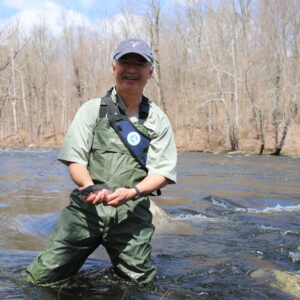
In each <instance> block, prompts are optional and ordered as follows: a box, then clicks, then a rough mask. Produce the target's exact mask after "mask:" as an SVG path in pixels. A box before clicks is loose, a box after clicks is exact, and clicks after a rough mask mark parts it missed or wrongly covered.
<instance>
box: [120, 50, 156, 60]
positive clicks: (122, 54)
mask: <svg viewBox="0 0 300 300" xmlns="http://www.w3.org/2000/svg"><path fill="white" fill-rule="evenodd" d="M129 53H135V54H138V55H140V56H142V57H144V58H145V59H146V60H147V61H148V62H153V60H152V59H151V58H150V57H149V56H147V55H145V54H143V53H140V52H134V51H124V52H121V53H118V54H116V55H115V56H114V59H116V60H118V59H120V58H121V57H122V56H124V55H126V54H129Z"/></svg>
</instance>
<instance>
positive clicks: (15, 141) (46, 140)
mask: <svg viewBox="0 0 300 300" xmlns="http://www.w3.org/2000/svg"><path fill="white" fill-rule="evenodd" d="M64 135H65V133H55V132H53V131H49V132H45V133H43V134H40V135H39V137H38V138H36V139H32V137H30V136H29V134H28V132H27V131H25V130H23V131H20V132H19V134H18V136H17V135H15V134H12V135H9V136H7V137H5V138H3V139H2V141H0V147H2V148H22V147H24V148H60V147H61V145H62V142H63V138H64ZM175 139H176V145H177V149H178V151H179V152H189V151H190V152H212V153H231V154H235V153H237V154H259V150H260V140H258V139H257V138H256V137H255V134H254V133H253V132H247V133H246V132H241V137H240V140H239V149H238V151H232V150H231V149H230V144H229V141H228V140H227V138H226V136H217V137H214V138H212V139H211V140H210V141H208V140H207V136H206V133H204V132H203V131H201V130H197V129H196V130H195V131H193V134H189V133H188V132H187V131H183V130H182V131H176V132H175ZM274 149H275V145H274V137H273V136H272V134H271V133H269V134H267V135H266V137H265V149H264V152H263V154H267V155H268V154H272V153H273V152H274ZM280 154H281V155H288V156H293V155H295V156H299V155H300V126H295V125H294V126H291V127H290V130H289V132H288V134H287V137H286V140H285V142H284V145H283V147H282V150H281V153H280Z"/></svg>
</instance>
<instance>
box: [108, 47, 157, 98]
mask: <svg viewBox="0 0 300 300" xmlns="http://www.w3.org/2000/svg"><path fill="white" fill-rule="evenodd" d="M112 71H113V74H114V75H115V79H116V87H117V90H119V91H123V92H125V93H137V92H139V93H142V92H143V89H144V86H145V85H146V83H147V81H148V79H149V78H150V77H151V75H152V68H151V65H150V63H149V62H147V61H146V60H145V59H144V58H143V57H142V56H141V55H138V54H135V53H129V54H126V55H123V56H122V57H121V58H120V59H118V60H117V61H116V62H115V64H113V66H112Z"/></svg>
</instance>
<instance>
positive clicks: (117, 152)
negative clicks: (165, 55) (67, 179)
mask: <svg viewBox="0 0 300 300" xmlns="http://www.w3.org/2000/svg"><path fill="white" fill-rule="evenodd" d="M112 72H113V74H114V77H115V88H113V89H112V90H111V91H110V92H109V93H108V95H107V96H105V97H103V98H101V99H93V100H90V101H88V102H86V103H85V104H84V105H82V107H81V108H80V109H79V110H78V112H77V114H76V116H75V118H74V120H73V122H72V124H71V126H70V128H69V130H68V133H67V135H66V137H65V139H64V144H63V147H62V149H61V151H60V154H59V160H60V161H62V162H63V163H65V164H66V165H68V168H69V171H70V175H71V178H72V179H73V181H74V182H75V183H76V184H77V185H78V189H75V190H74V191H73V192H72V193H71V196H70V205H69V206H67V207H66V208H65V209H64V210H63V212H62V215H61V217H60V220H59V222H58V224H57V226H56V228H55V229H54V231H53V233H52V235H51V236H50V239H49V241H48V244H47V245H46V248H45V249H44V251H43V252H42V253H41V254H40V255H39V256H38V257H37V258H36V259H35V261H34V262H33V263H32V264H31V265H30V266H29V267H28V268H27V271H26V272H27V275H26V279H27V281H29V282H32V283H35V284H39V285H53V284H58V283H62V282H64V281H66V280H68V279H69V278H70V277H71V276H73V275H74V274H75V273H76V272H77V271H78V270H79V268H80V267H81V266H82V265H83V263H84V261H85V260H86V258H87V257H88V256H89V255H90V254H91V253H92V252H93V251H94V250H95V249H96V248H97V247H98V246H99V245H100V244H102V245H103V246H104V247H105V248H106V250H107V252H108V254H109V256H110V259H111V261H112V264H113V266H114V268H115V270H116V271H117V272H118V273H119V274H120V275H121V276H125V277H127V278H130V279H132V280H133V281H135V282H137V283H139V284H141V285H143V284H146V283H148V282H150V281H151V280H152V279H153V278H154V277H155V274H156V269H155V267H154V266H152V264H151V260H150V259H151V258H150V256H151V245H150V241H151V237H152V234H153V231H154V226H153V225H152V223H151V220H152V215H151V212H150V211H149V206H150V203H149V199H148V196H147V195H149V194H150V193H152V192H154V191H157V190H158V189H160V188H162V187H163V186H165V185H167V184H168V183H175V181H176V169H175V168H176V160H177V154H176V146H175V143H174V139H173V133H172V130H171V126H170V122H169V120H168V118H167V117H166V115H165V114H164V113H163V112H162V111H161V110H160V109H159V108H158V107H157V106H156V105H155V104H153V103H152V102H151V101H149V100H148V99H147V98H145V97H144V96H143V89H144V87H145V85H146V83H147V81H148V80H149V79H150V77H151V75H152V72H153V56H152V52H151V49H150V48H149V46H148V45H147V44H146V43H145V42H144V41H142V40H140V39H129V40H125V41H123V42H121V43H120V44H119V46H118V47H117V48H116V50H115V51H114V53H113V62H112ZM104 99H106V100H104ZM106 102H109V103H112V104H113V106H114V107H117V109H118V110H119V111H120V112H121V113H122V114H123V116H125V118H127V116H128V118H129V119H130V121H131V122H132V123H133V124H134V125H135V127H136V128H137V129H138V132H139V133H141V134H139V133H138V136H136V133H135V134H134V140H133V143H132V144H135V143H136V142H137V143H138V142H139V139H140V138H142V139H143V138H145V137H146V138H149V139H150V145H149V147H148V151H147V159H146V166H143V165H141V164H140V163H139V162H138V160H137V159H136V158H135V157H134V156H133V155H132V153H131V152H130V147H131V146H130V145H125V144H124V142H123V141H122V140H121V138H120V137H119V136H118V134H117V133H116V131H115V130H114V129H113V127H112V124H111V122H110V119H109V113H110V111H109V109H110V108H109V105H106V104H107V103H106ZM104 104H105V105H104ZM145 108H146V114H145V112H144V110H145ZM107 110H108V111H107ZM142 110H143V112H144V114H142V113H141V112H142ZM103 112H104V113H103ZM143 118H144V120H143ZM129 123H130V122H129ZM126 124H127V123H126ZM130 124H131V123H130ZM127 125H128V124H127ZM128 136H129V135H128ZM136 139H137V140H136ZM129 144H130V141H129ZM95 183H105V184H106V185H108V186H109V187H111V189H113V190H114V191H113V192H109V190H108V189H102V190H100V191H97V192H94V193H91V194H89V195H88V196H87V198H86V199H84V200H81V199H80V197H79V193H80V191H81V190H82V189H84V188H86V187H88V186H90V185H93V184H95Z"/></svg>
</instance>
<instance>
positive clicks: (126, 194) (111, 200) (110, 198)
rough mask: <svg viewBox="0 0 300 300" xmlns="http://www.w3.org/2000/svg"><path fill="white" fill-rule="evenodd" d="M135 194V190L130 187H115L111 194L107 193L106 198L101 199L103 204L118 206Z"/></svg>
mask: <svg viewBox="0 0 300 300" xmlns="http://www.w3.org/2000/svg"><path fill="white" fill-rule="evenodd" d="M135 195H136V191H135V190H134V189H132V188H130V189H127V188H119V189H116V190H115V191H114V192H113V193H112V194H110V195H107V199H106V200H104V201H103V204H104V205H110V206H114V207H118V206H120V205H122V204H124V203H125V202H127V201H128V200H130V199H132V198H134V196H135Z"/></svg>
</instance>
